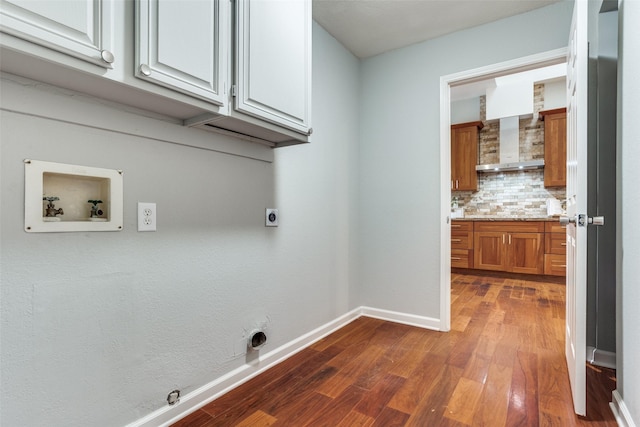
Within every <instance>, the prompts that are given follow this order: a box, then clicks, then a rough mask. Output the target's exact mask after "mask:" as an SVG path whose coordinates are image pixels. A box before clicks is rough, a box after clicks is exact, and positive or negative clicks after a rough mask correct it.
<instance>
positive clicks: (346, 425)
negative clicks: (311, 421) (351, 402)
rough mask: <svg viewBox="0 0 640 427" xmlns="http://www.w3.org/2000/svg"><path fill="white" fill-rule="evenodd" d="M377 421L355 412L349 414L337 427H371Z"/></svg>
mask: <svg viewBox="0 0 640 427" xmlns="http://www.w3.org/2000/svg"><path fill="white" fill-rule="evenodd" d="M375 421H376V420H374V419H373V418H371V417H369V416H367V415H365V414H363V413H360V412H358V411H356V410H353V411H351V412H349V413H348V414H347V416H346V417H344V419H343V420H342V421H340V424H337V425H336V427H369V426H372V425H373V423H374V422H375Z"/></svg>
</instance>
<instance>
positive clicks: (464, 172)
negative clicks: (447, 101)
mask: <svg viewBox="0 0 640 427" xmlns="http://www.w3.org/2000/svg"><path fill="white" fill-rule="evenodd" d="M483 126H484V125H483V124H482V122H480V121H478V122H469V123H460V124H455V125H452V126H451V189H452V190H454V191H457V190H471V191H475V190H477V189H478V173H477V172H476V165H477V164H478V131H479V130H480V129H482V127H483Z"/></svg>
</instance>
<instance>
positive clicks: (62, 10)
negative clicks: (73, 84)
mask: <svg viewBox="0 0 640 427" xmlns="http://www.w3.org/2000/svg"><path fill="white" fill-rule="evenodd" d="M113 6H114V2H113V1H112V0H78V1H69V2H64V3H61V2H54V1H51V2H49V1H33V0H1V2H0V23H1V24H0V31H1V32H2V33H5V34H9V35H12V36H15V37H17V38H18V39H20V40H24V41H27V42H29V43H33V44H34V45H37V46H42V47H45V48H47V49H51V50H54V51H57V52H61V53H64V54H66V55H70V56H73V57H75V58H79V59H81V60H83V61H86V62H90V63H92V64H95V65H99V66H101V67H105V68H111V64H112V63H113V62H114V61H115V60H116V59H117V58H116V56H115V55H114V52H113V50H112V44H113V40H112V37H113V32H114V27H113V25H114V19H113V18H114V17H113ZM34 48H35V47H34ZM29 49H31V48H30V47H29Z"/></svg>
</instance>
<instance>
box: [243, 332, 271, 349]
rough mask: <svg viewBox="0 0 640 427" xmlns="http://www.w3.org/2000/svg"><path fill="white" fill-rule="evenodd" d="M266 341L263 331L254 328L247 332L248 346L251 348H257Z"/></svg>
mask: <svg viewBox="0 0 640 427" xmlns="http://www.w3.org/2000/svg"><path fill="white" fill-rule="evenodd" d="M266 343H267V335H266V334H265V333H264V331H261V330H255V331H252V332H251V333H250V334H249V339H248V342H247V345H248V347H249V348H250V349H251V350H259V349H261V348H262V347H264V345H265V344H266Z"/></svg>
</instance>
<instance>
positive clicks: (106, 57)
mask: <svg viewBox="0 0 640 427" xmlns="http://www.w3.org/2000/svg"><path fill="white" fill-rule="evenodd" d="M100 57H101V58H102V60H103V61H104V62H106V63H107V64H112V63H113V61H115V57H114V56H113V53H111V52H109V51H108V50H106V49H105V50H103V51H102V52H100Z"/></svg>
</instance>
